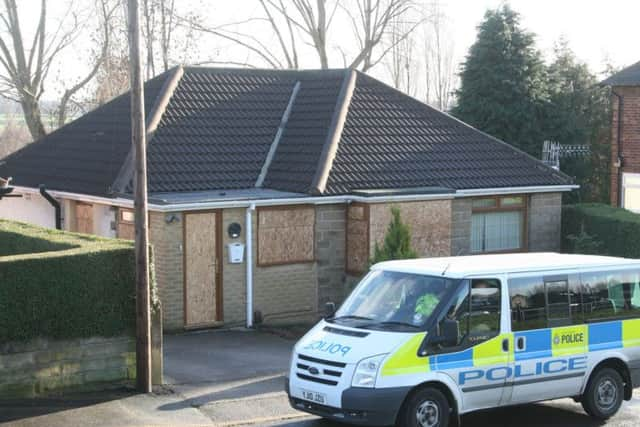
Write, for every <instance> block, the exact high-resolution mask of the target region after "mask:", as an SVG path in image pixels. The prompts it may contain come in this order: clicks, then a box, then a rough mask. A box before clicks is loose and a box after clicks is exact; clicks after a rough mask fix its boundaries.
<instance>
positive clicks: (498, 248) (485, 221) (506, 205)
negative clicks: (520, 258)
mask: <svg viewBox="0 0 640 427" xmlns="http://www.w3.org/2000/svg"><path fill="white" fill-rule="evenodd" d="M525 207H526V202H525V197H524V196H507V197H487V198H481V199H474V200H473V211H472V214H471V252H476V253H478V252H504V251H517V250H521V249H523V247H524V242H525V211H526V209H525Z"/></svg>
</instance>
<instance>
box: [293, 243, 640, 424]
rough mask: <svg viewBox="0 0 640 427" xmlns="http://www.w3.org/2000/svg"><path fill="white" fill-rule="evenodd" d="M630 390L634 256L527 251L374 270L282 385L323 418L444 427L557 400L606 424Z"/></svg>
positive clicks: (638, 379) (639, 312)
mask: <svg viewBox="0 0 640 427" xmlns="http://www.w3.org/2000/svg"><path fill="white" fill-rule="evenodd" d="M331 311H335V310H331ZM634 387H640V260H630V259H623V258H612V257H601V256H588V255H565V254H555V253H528V254H504V255H476V256H465V257H452V258H433V259H416V260H402V261H389V262H384V263H380V264H376V265H375V266H373V267H372V269H371V271H370V272H369V273H368V274H367V275H366V276H365V277H364V278H363V279H362V281H361V282H360V283H359V284H358V285H357V287H356V288H355V289H354V290H353V292H352V293H351V295H350V296H349V297H348V298H347V300H346V301H345V302H344V303H343V304H342V306H341V307H340V309H339V310H337V311H335V312H331V313H328V316H327V317H326V318H325V319H324V320H322V321H320V323H319V324H318V325H316V326H315V327H314V328H313V329H312V330H311V331H309V332H308V333H307V334H306V335H305V336H304V337H303V338H302V339H301V340H300V341H299V342H298V343H297V344H296V345H295V348H294V351H293V355H292V358H291V365H290V370H289V374H288V379H287V386H286V389H287V393H288V395H289V400H290V403H291V405H292V406H293V407H294V408H296V409H299V410H301V411H306V412H309V413H312V414H316V415H320V416H322V417H325V418H330V419H335V420H339V421H342V422H346V423H352V424H358V425H380V426H382V425H393V424H397V425H400V426H421V427H436V426H440V427H444V426H448V425H454V424H456V423H458V422H459V417H460V415H461V414H465V413H468V412H471V411H476V410H479V409H486V408H495V407H499V406H506V405H514V404H522V403H527V402H535V401H541V400H549V399H556V398H563V397H573V398H574V399H575V400H576V401H579V402H581V403H582V406H583V407H584V409H585V411H586V412H587V413H589V414H590V415H591V416H592V417H594V418H596V419H600V420H605V419H607V418H609V417H611V416H613V415H614V414H615V413H616V412H617V411H618V409H619V408H620V406H621V404H622V402H623V400H629V399H631V397H632V392H633V388H634Z"/></svg>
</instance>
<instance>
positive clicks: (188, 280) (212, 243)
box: [184, 212, 222, 327]
mask: <svg viewBox="0 0 640 427" xmlns="http://www.w3.org/2000/svg"><path fill="white" fill-rule="evenodd" d="M219 215H220V214H219V213H217V212H206V213H188V214H185V215H184V259H185V262H184V270H185V275H184V277H185V295H184V298H185V327H203V326H210V325H212V324H214V323H216V322H219V321H221V320H222V306H221V302H220V301H221V296H222V295H221V283H220V282H221V280H220V266H221V265H220V247H219V242H220V239H219V232H220V227H219Z"/></svg>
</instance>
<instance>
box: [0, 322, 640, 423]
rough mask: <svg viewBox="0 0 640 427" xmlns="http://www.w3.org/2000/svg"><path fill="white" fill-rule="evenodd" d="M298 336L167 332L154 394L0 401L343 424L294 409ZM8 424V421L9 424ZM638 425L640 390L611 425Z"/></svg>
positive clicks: (54, 410) (7, 408) (502, 413)
mask: <svg viewBox="0 0 640 427" xmlns="http://www.w3.org/2000/svg"><path fill="white" fill-rule="evenodd" d="M293 344H294V342H293V341H288V340H284V339H282V338H279V337H277V336H275V335H271V334H265V333H259V332H242V331H238V332H235V331H234V332H224V331H208V332H203V333H189V334H182V335H170V336H166V337H165V348H164V349H165V381H166V383H167V385H166V386H164V387H162V388H159V389H156V391H155V393H153V394H150V395H141V394H137V393H135V392H133V391H132V390H131V389H126V388H120V389H116V390H111V391H107V392H96V393H74V394H65V395H60V396H52V397H48V398H41V399H32V400H21V401H13V402H6V401H5V402H1V401H0V424H2V423H3V421H4V422H6V425H10V426H12V427H13V426H42V425H46V426H49V427H58V426H60V427H62V426H65V427H66V426H96V427H98V426H99V427H104V426H114V427H115V426H149V425H155V426H173V425H181V426H196V425H198V426H216V427H231V426H250V425H253V426H256V425H257V426H274V427H275V426H280V427H340V426H342V425H341V424H338V423H334V422H330V421H325V420H321V419H319V418H317V417H313V416H308V415H306V414H304V413H301V412H297V411H294V410H293V409H291V408H290V407H289V404H288V402H287V399H286V396H285V394H284V392H283V381H284V373H285V371H286V370H287V366H288V363H289V357H290V350H291V347H292V346H293ZM463 421H464V426H465V427H481V426H485V425H493V426H496V427H510V426H516V427H539V426H544V427H583V426H584V427H596V426H603V425H604V424H601V423H595V422H593V421H592V420H591V419H590V418H589V417H587V416H586V415H585V413H584V412H583V411H582V408H581V407H580V405H578V404H576V403H574V402H573V401H572V400H570V399H562V400H557V401H552V402H545V403H539V404H534V405H523V406H519V407H512V408H504V409H498V410H493V411H486V412H480V413H475V414H470V415H467V416H465V417H464V418H463ZM4 425H5V424H3V426H4ZM638 425H640V389H638V390H636V393H635V394H634V398H633V400H632V401H631V402H625V403H624V405H623V408H622V410H621V411H620V413H619V414H618V415H617V416H616V417H614V418H613V419H612V420H610V421H609V422H608V423H606V426H607V427H632V426H638Z"/></svg>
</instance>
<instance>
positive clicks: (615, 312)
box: [582, 271, 640, 321]
mask: <svg viewBox="0 0 640 427" xmlns="http://www.w3.org/2000/svg"><path fill="white" fill-rule="evenodd" d="M582 284H583V290H584V291H583V301H584V311H585V318H586V319H587V320H588V321H598V320H602V321H606V320H612V319H621V318H628V317H640V295H639V292H640V274H639V272H638V271H617V272H616V271H613V272H599V273H585V274H583V275H582Z"/></svg>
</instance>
